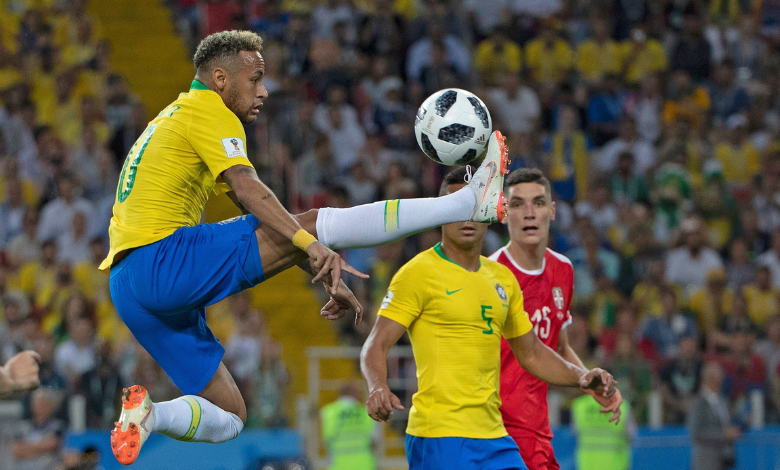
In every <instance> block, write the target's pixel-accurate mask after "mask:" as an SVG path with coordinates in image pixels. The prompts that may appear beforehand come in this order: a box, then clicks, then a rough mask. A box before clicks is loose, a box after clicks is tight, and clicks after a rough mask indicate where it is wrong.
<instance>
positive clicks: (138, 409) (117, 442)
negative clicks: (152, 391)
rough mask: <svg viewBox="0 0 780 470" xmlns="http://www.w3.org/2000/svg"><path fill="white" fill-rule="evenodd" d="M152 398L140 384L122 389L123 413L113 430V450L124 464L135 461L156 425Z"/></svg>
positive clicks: (115, 455)
mask: <svg viewBox="0 0 780 470" xmlns="http://www.w3.org/2000/svg"><path fill="white" fill-rule="evenodd" d="M153 406H154V405H153V404H152V399H151V398H149V394H148V393H146V389H145V388H143V387H142V386H140V385H133V386H132V387H130V388H125V389H122V413H120V415H119V421H117V422H116V423H114V426H115V427H114V430H113V431H111V452H113V453H114V457H116V459H117V460H118V461H119V463H121V464H122V465H130V464H131V463H133V462H135V459H136V458H137V457H138V453H139V452H140V451H141V446H143V445H144V442H146V438H147V437H149V434H150V433H151V432H152V428H153V427H154V413H152V407H153Z"/></svg>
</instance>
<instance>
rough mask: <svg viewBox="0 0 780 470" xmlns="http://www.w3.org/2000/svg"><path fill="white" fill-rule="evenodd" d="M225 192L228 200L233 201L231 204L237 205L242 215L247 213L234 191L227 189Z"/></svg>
mask: <svg viewBox="0 0 780 470" xmlns="http://www.w3.org/2000/svg"><path fill="white" fill-rule="evenodd" d="M225 194H227V197H229V198H230V200H231V201H233V204H235V205H236V207H238V210H240V211H241V213H242V214H244V215H247V214H249V211H247V210H246V207H244V205H243V204H241V202H240V201H239V200H238V196H236V192H235V191H228V192H227V193H225Z"/></svg>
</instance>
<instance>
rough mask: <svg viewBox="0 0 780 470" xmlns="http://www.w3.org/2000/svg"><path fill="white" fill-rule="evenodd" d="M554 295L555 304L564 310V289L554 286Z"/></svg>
mask: <svg viewBox="0 0 780 470" xmlns="http://www.w3.org/2000/svg"><path fill="white" fill-rule="evenodd" d="M552 296H553V302H555V306H556V307H557V308H558V310H563V289H561V288H560V287H553V288H552Z"/></svg>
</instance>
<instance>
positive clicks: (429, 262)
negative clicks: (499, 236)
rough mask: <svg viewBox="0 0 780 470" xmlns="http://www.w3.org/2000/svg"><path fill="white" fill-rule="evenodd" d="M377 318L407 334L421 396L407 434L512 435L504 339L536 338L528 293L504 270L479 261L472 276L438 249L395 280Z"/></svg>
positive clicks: (415, 401) (412, 263)
mask: <svg viewBox="0 0 780 470" xmlns="http://www.w3.org/2000/svg"><path fill="white" fill-rule="evenodd" d="M378 315H379V316H382V317H386V318H389V319H390V320H394V321H396V322H398V323H400V324H402V325H404V326H405V327H406V328H407V329H408V331H409V338H410V339H411V342H412V350H413V352H414V358H415V361H416V363H417V390H418V391H417V393H415V394H414V397H413V398H412V408H411V410H410V413H409V424H408V426H407V429H406V432H407V433H408V434H410V435H412V436H417V437H465V438H470V439H495V438H499V437H503V436H506V435H507V432H506V429H505V428H504V423H503V421H502V419H501V413H500V412H499V410H498V408H499V407H500V406H501V399H500V398H499V395H498V389H499V377H500V375H501V336H502V335H503V336H505V337H506V338H510V339H511V338H516V337H518V336H521V335H523V334H525V333H528V332H529V331H531V328H532V325H531V321H530V320H529V318H528V314H527V313H525V311H524V310H523V294H522V292H521V291H520V286H519V285H518V284H517V280H516V279H515V277H514V276H513V275H512V273H511V272H510V271H509V269H507V268H506V267H505V266H502V265H501V264H499V263H497V262H495V261H491V260H489V259H487V258H485V257H480V267H479V269H478V270H477V271H476V272H470V271H467V270H466V269H464V268H463V267H461V266H460V265H458V264H456V263H455V262H453V261H450V260H449V259H448V258H447V257H446V256H445V255H444V252H443V251H442V249H441V245H440V244H437V245H436V246H435V247H433V248H431V249H430V250H426V251H424V252H422V253H420V254H419V255H417V256H415V257H414V258H413V259H412V260H411V261H409V262H408V263H406V264H405V265H404V266H403V267H401V269H400V270H398V272H397V273H396V274H395V276H393V280H392V282H391V283H390V289H389V290H388V292H387V295H386V296H385V298H384V299H383V300H382V304H381V306H380V309H379V313H378Z"/></svg>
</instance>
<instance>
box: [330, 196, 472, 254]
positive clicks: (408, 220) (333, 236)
mask: <svg viewBox="0 0 780 470" xmlns="http://www.w3.org/2000/svg"><path fill="white" fill-rule="evenodd" d="M475 204H476V200H475V198H474V191H473V190H472V189H471V188H462V189H460V190H458V191H455V192H454V193H452V194H447V195H446V196H441V197H430V198H420V199H394V200H391V201H379V202H375V203H373V204H365V205H362V206H356V207H350V208H348V209H334V208H331V207H327V208H324V209H320V210H319V211H318V214H317V239H318V240H319V241H320V242H322V244H324V245H325V246H327V247H330V248H333V249H340V248H365V247H371V246H377V245H383V244H385V243H390V242H394V241H396V240H400V239H401V238H404V237H407V236H409V235H411V234H413V233H417V232H421V231H423V230H427V229H429V228H434V227H439V226H441V225H445V224H451V223H453V222H463V221H466V220H469V219H471V215H472V214H473V213H474V205H475Z"/></svg>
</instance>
